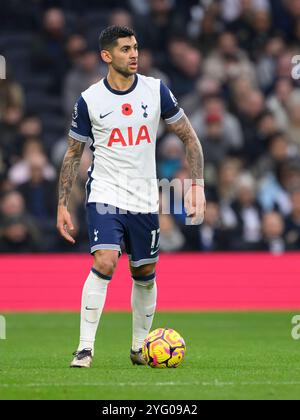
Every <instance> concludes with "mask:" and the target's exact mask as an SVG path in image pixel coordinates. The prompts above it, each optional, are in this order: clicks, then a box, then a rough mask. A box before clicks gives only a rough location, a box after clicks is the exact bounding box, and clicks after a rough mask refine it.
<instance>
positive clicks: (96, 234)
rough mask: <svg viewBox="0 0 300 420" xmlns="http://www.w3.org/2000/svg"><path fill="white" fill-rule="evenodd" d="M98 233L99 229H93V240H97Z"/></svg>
mask: <svg viewBox="0 0 300 420" xmlns="http://www.w3.org/2000/svg"><path fill="white" fill-rule="evenodd" d="M98 234H99V230H96V229H95V230H94V235H95V237H94V242H97V241H98V239H99V237H98Z"/></svg>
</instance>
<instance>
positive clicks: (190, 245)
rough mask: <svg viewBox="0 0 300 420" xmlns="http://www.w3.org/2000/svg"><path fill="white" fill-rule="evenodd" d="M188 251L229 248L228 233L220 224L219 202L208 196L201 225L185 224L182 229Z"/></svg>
mask: <svg viewBox="0 0 300 420" xmlns="http://www.w3.org/2000/svg"><path fill="white" fill-rule="evenodd" d="M183 232H184V234H185V237H186V239H187V246H186V250H189V251H202V252H213V251H225V250H229V235H228V231H226V230H225V229H224V227H223V225H222V221H221V214H220V207H219V203H218V202H217V201H215V200H211V199H209V198H208V200H207V205H206V214H205V220H204V222H203V224H202V225H201V226H186V227H185V228H184V229H183Z"/></svg>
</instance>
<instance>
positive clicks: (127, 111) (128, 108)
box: [122, 104, 133, 117]
mask: <svg viewBox="0 0 300 420" xmlns="http://www.w3.org/2000/svg"><path fill="white" fill-rule="evenodd" d="M122 114H123V115H126V117H129V116H130V115H132V114H133V110H132V107H131V105H130V104H124V105H122Z"/></svg>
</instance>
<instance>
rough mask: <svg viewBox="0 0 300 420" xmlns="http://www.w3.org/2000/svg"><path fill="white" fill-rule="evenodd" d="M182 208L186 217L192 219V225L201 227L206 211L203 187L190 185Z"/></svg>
mask: <svg viewBox="0 0 300 420" xmlns="http://www.w3.org/2000/svg"><path fill="white" fill-rule="evenodd" d="M184 208H185V211H186V213H187V215H188V217H191V218H192V221H191V223H192V225H201V223H203V220H204V216H205V211H206V198H205V192H204V187H202V186H200V185H192V186H191V187H190V188H189V190H188V192H187V193H186V195H185V197H184Z"/></svg>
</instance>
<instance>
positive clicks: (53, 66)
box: [32, 8, 67, 93]
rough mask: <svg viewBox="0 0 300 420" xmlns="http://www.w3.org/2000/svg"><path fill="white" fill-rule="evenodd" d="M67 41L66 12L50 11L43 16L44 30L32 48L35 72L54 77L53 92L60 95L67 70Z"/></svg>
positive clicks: (55, 9)
mask: <svg viewBox="0 0 300 420" xmlns="http://www.w3.org/2000/svg"><path fill="white" fill-rule="evenodd" d="M66 39H67V33H66V20H65V14H64V11H63V10H61V9H58V8H51V9H48V10H47V11H46V12H45V14H44V16H43V23H42V30H41V34H40V36H39V37H38V38H37V39H36V41H35V43H34V45H33V47H32V64H33V69H34V71H35V72H37V73H40V74H49V75H51V77H52V81H53V83H52V86H51V89H52V92H56V93H60V89H61V87H62V80H63V78H64V75H65V72H66V70H67V62H66V56H65V43H66Z"/></svg>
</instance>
